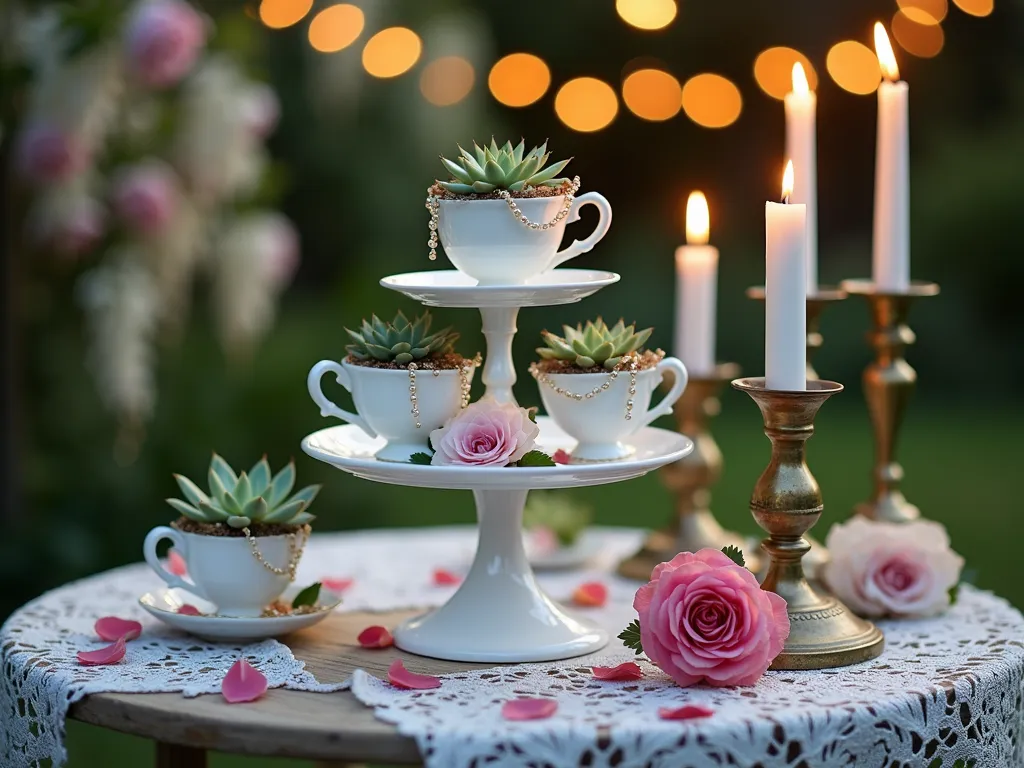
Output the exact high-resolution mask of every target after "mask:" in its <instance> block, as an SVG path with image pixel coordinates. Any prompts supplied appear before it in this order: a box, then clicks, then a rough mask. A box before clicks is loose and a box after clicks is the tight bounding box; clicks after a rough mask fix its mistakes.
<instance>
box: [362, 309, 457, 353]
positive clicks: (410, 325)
mask: <svg viewBox="0 0 1024 768" xmlns="http://www.w3.org/2000/svg"><path fill="white" fill-rule="evenodd" d="M373 319H374V324H373V327H370V326H369V324H368V323H367V322H366V321H365V320H364V321H363V329H362V332H361V333H359V334H354V333H352V332H351V331H350V332H349V335H350V336H351V337H352V340H353V341H354V342H355V343H353V344H350V345H349V346H348V347H346V349H347V350H348V353H349V355H350V356H352V357H353V358H354V359H356V360H369V359H373V360H380V361H381V362H393V363H396V364H398V365H407V364H408V363H411V362H412V361H413V360H420V359H423V358H425V357H431V356H434V355H440V354H447V353H449V352H452V351H453V350H454V345H455V342H456V341H457V340H458V338H459V334H458V333H456V332H454V331H452V329H451V328H450V327H449V328H445V329H444V330H441V331H437V332H436V333H431V334H428V331H429V330H430V325H431V322H432V318H431V316H430V313H429V312H424V313H423V314H422V315H420V316H419V317H417V318H416V319H415V320H413V321H410V320H409V319H408V318H407V317H406V316H405V315H404V314H403V313H402V312H399V313H398V314H397V315H395V319H394V320H392V321H391V322H389V323H384V322H382V321H381V320H379V319H378V318H377V317H376V315H375V316H374V318H373Z"/></svg>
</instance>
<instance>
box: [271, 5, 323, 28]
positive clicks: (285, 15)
mask: <svg viewBox="0 0 1024 768" xmlns="http://www.w3.org/2000/svg"><path fill="white" fill-rule="evenodd" d="M312 7H313V0H263V2H261V3H260V21H262V22H263V23H264V24H266V25H267V26H268V27H270V28H271V29H284V28H285V27H290V26H292V25H293V24H298V23H299V22H300V21H302V20H303V19H304V18H306V14H307V13H309V9H310V8H312Z"/></svg>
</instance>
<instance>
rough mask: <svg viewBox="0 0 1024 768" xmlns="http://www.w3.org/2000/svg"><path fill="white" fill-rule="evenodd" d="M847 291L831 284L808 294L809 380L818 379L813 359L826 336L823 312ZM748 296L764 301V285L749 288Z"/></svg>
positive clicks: (841, 298) (845, 294)
mask: <svg viewBox="0 0 1024 768" xmlns="http://www.w3.org/2000/svg"><path fill="white" fill-rule="evenodd" d="M846 296H847V292H846V291H845V290H843V289H842V288H836V287H835V286H831V285H821V286H818V290H817V292H816V293H812V294H808V296H807V380H808V381H810V380H811V379H817V378H818V373H817V371H815V370H814V366H813V365H812V364H811V360H812V358H813V357H814V355H815V353H816V352H817V351H818V350H819V349H821V345H822V344H823V343H824V342H825V337H824V336H822V335H821V313H822V312H824V311H825V308H826V307H828V306H830V305H832V304H835V303H836V302H837V301H842V300H843V299H845V298H846ZM747 298H748V299H753V300H754V301H764V286H763V285H758V286H754V287H752V288H747Z"/></svg>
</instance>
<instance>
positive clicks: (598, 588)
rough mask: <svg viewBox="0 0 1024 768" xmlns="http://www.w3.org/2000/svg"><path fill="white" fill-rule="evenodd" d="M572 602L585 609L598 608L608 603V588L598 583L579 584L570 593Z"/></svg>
mask: <svg viewBox="0 0 1024 768" xmlns="http://www.w3.org/2000/svg"><path fill="white" fill-rule="evenodd" d="M572 601H573V602H574V603H576V605H582V606H585V607H587V608H600V607H601V606H602V605H604V604H605V603H607V602H608V587H606V586H605V585H604V584H602V583H601V582H599V581H588V582H586V583H584V584H580V585H579V586H578V587H576V590H575V591H574V592H573V593H572Z"/></svg>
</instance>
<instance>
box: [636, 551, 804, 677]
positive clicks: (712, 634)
mask: <svg viewBox="0 0 1024 768" xmlns="http://www.w3.org/2000/svg"><path fill="white" fill-rule="evenodd" d="M633 607H634V608H635V609H636V611H637V613H639V614H640V641H641V643H642V644H643V648H644V653H646V654H647V657H648V658H649V659H650V660H651V662H652V663H653V664H655V665H656V666H658V667H659V668H660V669H661V670H662V671H663V672H665V673H666V674H667V675H668V676H669V677H671V678H672V679H673V680H675V681H676V683H678V684H679V685H682V686H688V685H695V684H697V683H707V684H708V685H717V686H729V685H753V684H754V683H756V682H757V681H758V680H759V679H760V678H761V675H763V674H764V673H765V671H766V670H767V669H768V666H769V665H770V664H771V663H772V661H773V660H774V659H775V657H776V656H778V655H779V653H780V652H781V651H782V648H783V646H784V645H785V642H786V638H787V637H789V615H788V614H787V612H786V601H785V600H783V599H782V598H781V597H779V596H778V595H776V594H775V593H774V592H765V591H764V590H762V589H761V587H760V585H759V584H758V583H757V579H755V578H754V574H752V573H751V572H750V571H748V570H747V569H746V568H744V567H742V566H739V565H736V563H734V562H733V561H732V560H730V559H729V558H728V557H727V556H726V555H725V554H723V553H722V552H719V551H718V550H715V549H702V550H700V551H699V552H697V553H696V554H694V553H691V552H681V553H679V554H678V555H676V556H675V557H674V558H672V560H671V561H670V562H667V563H662V564H661V565H659V566H656V567H655V569H654V572H653V573H652V574H651V581H650V583H649V584H645V585H644V586H642V587H640V589H639V590H637V593H636V597H635V598H634V600H633Z"/></svg>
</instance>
